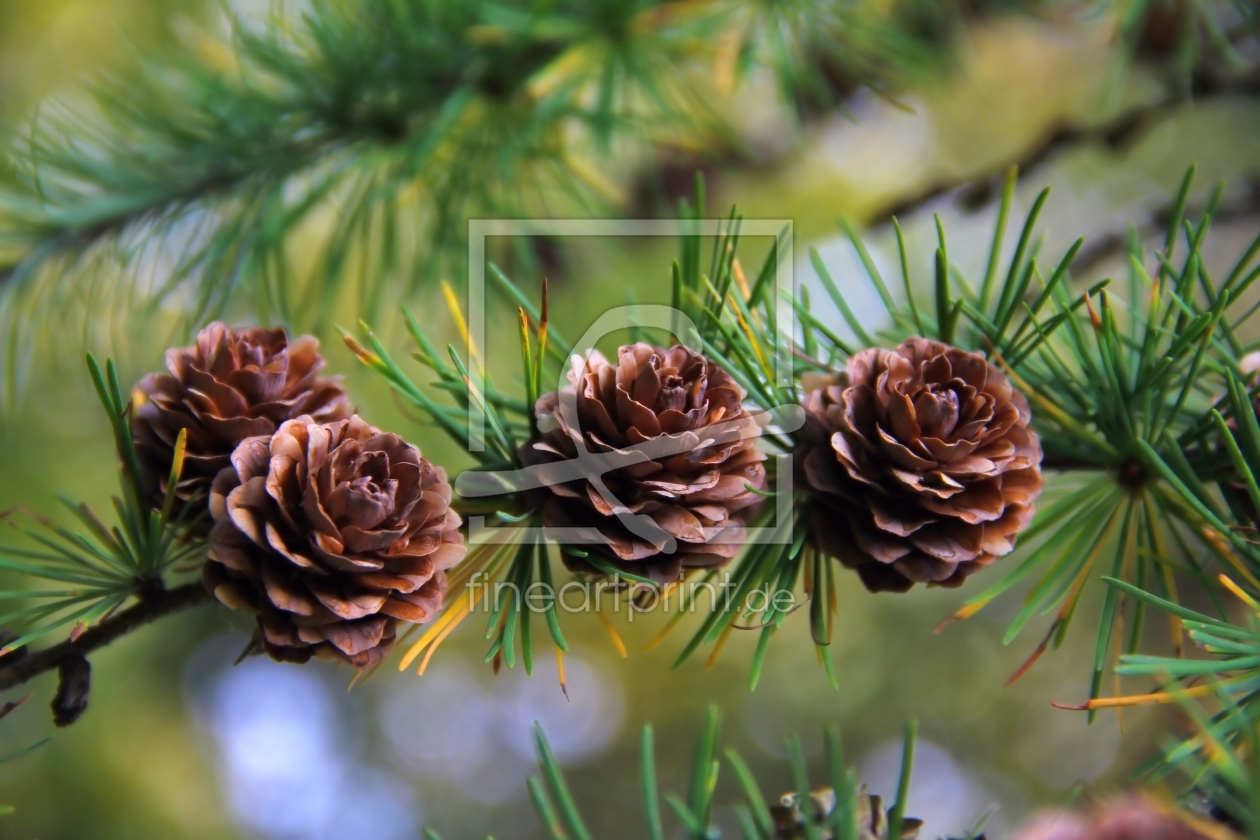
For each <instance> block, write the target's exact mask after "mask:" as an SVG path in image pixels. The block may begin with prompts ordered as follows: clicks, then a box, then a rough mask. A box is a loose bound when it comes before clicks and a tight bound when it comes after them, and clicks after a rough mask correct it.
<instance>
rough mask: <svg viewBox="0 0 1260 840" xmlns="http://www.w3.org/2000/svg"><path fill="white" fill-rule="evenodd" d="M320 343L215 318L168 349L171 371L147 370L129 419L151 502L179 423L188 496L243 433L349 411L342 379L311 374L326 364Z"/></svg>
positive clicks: (182, 485)
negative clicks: (187, 341)
mask: <svg viewBox="0 0 1260 840" xmlns="http://www.w3.org/2000/svg"><path fill="white" fill-rule="evenodd" d="M318 347H319V342H318V341H317V340H316V339H315V338H313V337H312V336H309V335H306V336H302V337H301V338H298V339H296V340H295V341H292V342H290V341H289V337H288V334H287V333H286V332H285V331H284V330H283V329H279V328H277V329H265V328H263V327H254V328H251V329H243V330H232V329H229V328H228V327H226V326H225V325H224V324H222V323H219V322H215V323H213V324H211V325H210V326H208V327H206V328H205V329H204V330H202V331H201V332H200V333H198V334H197V343H196V344H194V345H193V346H191V347H178V348H172V349H170V350H167V351H166V367H167V369H168V370H169V371H170V373H169V374H166V373H151V374H149V375H147V376H145V377H144V378H143V379H141V380H140V382H139V384H137V385H136V403H137V407H136V411H135V415H134V417H133V418H132V422H131V435H132V439H133V440H134V441H135V444H136V451H137V454H138V455H139V457H140V466H141V469H142V471H143V475H142V476H141V479H142V481H143V482H144V484H145V487H146V488H147V489H148V490H149V492H150V493H151V494H152V500H153V502H154V503H155V504H160V503H161V499H162V497H163V495H164V494H165V493H166V483H167V479H168V477H169V475H170V472H171V460H172V458H173V457H174V452H175V440H176V438H177V437H179V432H180V430H181V429H187V430H188V439H187V444H186V447H187V448H186V450H185V456H184V467H183V472H182V474H181V476H180V480H179V487H178V489H177V492H178V495H179V498H180V499H181V500H183V501H188V500H190V499H193V498H204V494H205V492H206V491H208V490H209V487H210V483H211V482H212V481H213V480H214V477H215V476H216V475H217V474H218V473H219V471H220V470H222V469H223V468H224V467H226V466H228V456H230V455H231V454H232V451H233V450H234V449H236V446H237V444H239V443H240V442H241V441H243V440H245V438H248V437H255V436H257V435H269V434H271V433H272V432H274V431H275V430H276V428H277V427H279V425H280V424H281V423H283V422H285V421H286V420H291V419H293V418H295V417H300V416H302V415H304V414H305V415H309V416H311V417H313V418H314V419H315V420H316V421H318V422H321V423H328V422H331V421H333V420H342V419H344V418H346V417H349V416H350V414H351V413H352V412H351V410H350V404H349V402H348V401H347V400H346V394H345V391H343V390H342V388H341V384H340V383H339V382H338V381H337V380H336V379H324V378H321V377H319V376H318V375H317V374H318V373H319V370H320V368H322V367H323V366H324V358H323V357H322V356H320V355H319V353H318V352H317V349H318ZM203 503H204V502H203Z"/></svg>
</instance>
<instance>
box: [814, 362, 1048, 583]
mask: <svg viewBox="0 0 1260 840" xmlns="http://www.w3.org/2000/svg"><path fill="white" fill-rule="evenodd" d="M804 406H805V409H806V411H807V413H808V417H809V424H810V430H811V434H809V435H807V436H808V437H810V438H812V442H811V444H810V445H808V447H807V450H806V452H805V454H804V472H805V478H806V481H807V482H808V484H809V486H810V488H811V489H812V490H813V491H814V493H813V498H812V501H813V505H812V508H813V515H812V524H811V535H812V537H813V539H814V541H815V544H816V545H817V546H818V547H819V549H821V550H822V551H824V552H826V553H827V554H830V555H832V556H833V557H836V558H837V559H839V560H840V562H841V563H843V564H844V565H845V566H848V567H850V568H853V569H856V570H857V572H858V574H859V575H860V576H861V578H862V582H863V583H865V584H866V587H867V589H870V590H871V591H872V592H881V591H888V592H905V591H906V590H908V589H909V588H910V587H911V586H913V585H914V584H916V583H928V584H932V585H938V586H950V587H953V586H959V585H961V584H962V582H963V580H964V579H965V578H966V577H967V576H968V575H970V574H972V573H974V572H976V571H979V570H980V569H981V568H983V567H984V566H986V565H988V564H989V563H992V562H993V561H994V559H996V558H997V557H999V556H1001V555H1003V554H1006V553H1007V552H1009V551H1010V550H1011V549H1012V548H1014V546H1015V538H1016V536H1017V535H1018V533H1019V532H1020V531H1022V530H1023V529H1024V528H1025V527H1026V526H1027V525H1028V523H1029V521H1030V520H1031V519H1032V515H1033V501H1034V500H1035V499H1036V498H1037V495H1038V494H1039V493H1040V492H1041V487H1042V479H1041V443H1040V441H1039V440H1038V438H1037V434H1036V433H1035V432H1034V431H1033V430H1032V429H1030V428H1029V427H1028V421H1029V418H1030V412H1029V410H1028V402H1027V401H1026V400H1025V399H1024V396H1023V395H1022V394H1020V393H1019V392H1018V391H1016V390H1014V389H1013V388H1012V387H1011V385H1010V383H1009V382H1008V381H1007V379H1006V377H1005V376H1004V375H1003V374H1002V372H1001V371H1000V370H998V369H997V368H996V367H995V366H994V365H991V364H989V363H988V362H987V361H986V360H985V358H984V357H983V356H980V355H979V354H976V353H968V352H966V351H964V350H959V349H957V348H953V347H948V346H946V345H944V344H941V343H939V342H935V341H929V340H927V339H923V338H912V339H908V340H907V341H905V342H903V343H902V344H901V346H899V347H898V348H897V349H896V350H875V349H872V350H863V351H862V352H860V353H858V354H856V355H854V356H852V357H851V358H850V359H849V362H848V365H847V369H846V371H844V372H843V373H840V374H838V375H837V376H836V377H834V378H833V379H831V380H830V381H828V382H826V383H824V384H823V385H822V386H821V387H818V388H816V389H815V390H813V391H811V392H810V393H809V395H808V396H807V397H806V399H805V403H804Z"/></svg>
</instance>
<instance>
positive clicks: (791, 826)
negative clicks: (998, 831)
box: [770, 785, 984, 840]
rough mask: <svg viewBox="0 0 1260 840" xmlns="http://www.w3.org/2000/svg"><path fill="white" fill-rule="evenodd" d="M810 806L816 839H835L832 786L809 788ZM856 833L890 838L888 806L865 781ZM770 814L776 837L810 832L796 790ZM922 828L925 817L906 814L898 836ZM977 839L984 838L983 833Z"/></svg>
mask: <svg viewBox="0 0 1260 840" xmlns="http://www.w3.org/2000/svg"><path fill="white" fill-rule="evenodd" d="M809 798H810V806H811V808H812V811H813V823H814V825H813V832H812V834H813V835H814V836H815V837H816V838H817V840H833V838H834V837H835V833H834V832H833V830H832V829H833V824H832V813H833V812H834V811H835V809H836V804H837V803H836V792H835V791H834V790H832V789H831V788H822V789H820V790H814V791H810V793H809ZM856 805H857V813H856V815H855V816H856V817H857V837H858V840H889V836H888V810H889V809H887V808H885V807H884V804H883V801H882V800H881V799H880V797H879V796H874V795H872V794H869V793H867V792H866V785H862V787H861V788H860V789H859V790H858V792H857V803H856ZM770 818H771V819H772V820H773V821H774V840H804V838H806V837H808V836H810V834H811V832H810V831H808V827H809V826H808V823H809V822H810V820H809V817H808V813H807V811H806V809H805V808H803V807H801V797H800V795H799V794H795V793H785V794H783V796H781V797H780V798H779V804H778V805H771V806H770ZM922 828H923V820H918V819H915V818H914V817H906V818H904V819H903V820H902V823H901V836H900V837H899V838H898V840H918V837H919V831H920V829H922ZM978 840H984V838H983V837H980V838H978Z"/></svg>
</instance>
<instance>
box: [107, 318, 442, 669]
mask: <svg viewBox="0 0 1260 840" xmlns="http://www.w3.org/2000/svg"><path fill="white" fill-rule="evenodd" d="M317 348H318V344H317V342H316V340H315V339H314V338H311V337H309V336H305V337H302V338H299V339H297V340H296V341H292V342H291V341H289V340H288V336H287V335H286V334H285V331H284V330H281V329H262V328H255V329H245V330H231V329H228V328H227V327H226V326H224V325H223V324H220V323H215V324H211V325H210V326H209V327H206V329H204V330H202V331H201V333H200V334H199V335H198V336H197V342H196V344H194V345H193V346H191V347H183V348H176V349H172V350H169V351H167V354H166V367H167V370H168V371H169V373H155V374H150V375H148V376H146V377H144V378H143V379H142V380H140V382H139V384H138V385H137V386H136V393H135V400H134V401H135V404H136V407H135V411H134V414H133V416H132V438H133V440H134V442H135V444H136V451H137V454H138V455H139V458H140V463H141V467H142V471H143V473H144V475H143V480H144V481H145V482H146V484H147V488H146V489H147V490H148V491H149V492H150V493H151V494H152V496H153V498H154V500H155V502H156V501H157V500H158V499H160V498H162V497H163V496H164V495H165V493H166V490H167V487H166V481H167V476H168V475H169V474H170V472H171V464H172V460H173V458H174V451H175V444H176V440H177V439H178V437H179V433H180V432H181V431H184V432H185V446H186V454H185V459H184V465H183V469H182V471H181V473H180V479H179V485H178V486H177V487H176V488H175V491H176V495H177V497H178V498H179V499H180V500H181V503H182V504H183V505H184V506H186V507H187V508H188V510H187V511H186V512H185V514H184V515H185V516H187V517H190V520H191V522H192V523H193V524H192V527H194V528H198V529H200V530H202V531H203V532H204V531H206V530H208V536H209V543H210V550H209V557H208V559H207V562H206V564H205V567H204V570H203V573H202V576H203V579H204V580H205V584H206V587H207V588H208V589H209V590H210V592H211V594H213V595H214V597H215V598H216V599H217V600H219V601H220V602H222V603H224V604H226V605H228V606H230V607H234V608H236V609H241V610H245V611H248V612H250V613H252V614H253V615H255V616H257V620H258V632H257V634H256V636H255V641H256V645H257V647H258V648H259V649H260V650H261V651H265V652H266V653H267V654H268V655H270V656H271V657H273V658H275V659H278V660H282V661H288V662H305V661H307V660H308V659H310V658H311V656H321V657H326V658H332V659H340V660H344V661H346V662H349V663H350V664H352V665H355V666H356V667H359V668H365V667H369V666H371V665H373V664H375V663H376V662H378V661H380V660H381V659H382V658H383V657H385V656H386V655H388V654H389V652H390V651H391V650H392V649H393V645H394V641H395V638H396V632H397V626H398V622H399V621H400V620H401V621H410V622H422V621H427V620H429V619H430V618H432V617H433V616H434V615H435V614H436V613H437V611H438V609H439V608H440V607H441V605H442V597H443V595H444V594H445V592H446V576H445V574H444V571H445V570H446V569H448V568H450V567H451V566H453V565H454V564H455V563H457V562H459V560H460V559H461V558H462V557H463V556H464V551H465V546H464V544H463V537H462V536H461V534H460V531H459V526H460V518H459V514H457V513H456V512H455V510H454V509H453V508H452V507H451V487H450V484H448V483H447V480H446V473H445V472H444V471H443V470H442V468H441V467H436V466H434V465H433V464H431V463H429V462H428V461H427V460H425V459H424V458H423V457H422V456H421V455H420V450H419V449H417V448H416V447H414V446H412V445H411V444H409V443H407V442H406V441H404V440H403V439H402V438H400V437H398V435H393V434H388V433H385V432H380V431H378V430H377V429H375V428H373V427H372V426H369V425H368V424H367V423H365V422H364V421H363V420H362V419H360V418H359V417H358V415H356V414H355V413H354V412H353V411H352V409H351V407H350V403H349V401H348V400H347V399H346V393H345V391H344V389H343V388H342V387H341V384H340V383H339V382H338V381H337V380H336V379H329V378H324V377H321V376H320V375H319V372H320V370H321V368H322V367H323V365H324V360H323V358H322V357H321V356H320V355H319V353H318V352H317ZM206 509H208V512H209V517H208V518H207V516H206V514H205V513H204V512H203V511H205V510H206Z"/></svg>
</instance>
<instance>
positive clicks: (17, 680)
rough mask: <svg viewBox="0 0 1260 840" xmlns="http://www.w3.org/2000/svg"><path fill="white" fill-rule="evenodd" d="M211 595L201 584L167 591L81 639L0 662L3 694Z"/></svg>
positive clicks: (80, 636)
mask: <svg viewBox="0 0 1260 840" xmlns="http://www.w3.org/2000/svg"><path fill="white" fill-rule="evenodd" d="M209 598H210V594H209V593H208V592H207V591H206V588H205V586H203V585H202V584H201V582H200V581H196V582H194V583H187V584H184V585H183V586H177V587H175V588H174V589H166V590H163V591H161V592H158V593H155V594H153V595H149V596H147V597H145V598H144V599H143V600H141V601H140V602H139V603H137V604H134V605H132V606H130V607H128V608H127V609H125V610H123V611H122V612H119V613H116V614H115V615H113V616H112V617H110V618H107V619H106V620H105V621H102V622H101V623H100V624H97V625H95V626H93V627H89V628H88V629H87V630H85V631H83V633H81V634H80V635H79V636H78V638H75V639H67V640H66V641H64V642H61V643H60V644H56V645H53V646H52V647H50V648H45V649H44V650H40V651H35V652H34V653H29V654H27V655H26V656H23V657H21V658H19V659H17V660H16V661H14V662H11V663H9V664H3V661H4V659H8V658H9V657H7V656H6V657H4V658H3V659H0V691H6V690H8V689H10V688H13V687H14V686H18V685H21V684H22V683H24V682H27V681H28V680H31V679H33V678H35V677H37V676H39V675H40V674H43V673H45V672H47V671H55V670H58V669H59V668H60V667H61V664H62V662H65V661H70V660H72V659H74V658H76V657H78V658H82V657H84V656H86V655H87V654H89V653H91V652H92V651H94V650H97V649H98V648H102V647H105V645H107V644H109V643H110V642H113V641H115V640H116V639H119V638H121V637H123V636H125V635H127V634H128V633H130V632H132V631H133V630H138V629H140V628H141V627H143V626H144V625H146V624H148V623H149V622H151V621H154V620H156V619H159V618H162V617H163V616H167V615H170V614H171V613H175V612H179V611H180V610H183V609H187V608H188V607H194V606H196V605H197V604H200V603H202V602H203V601H207V600H209Z"/></svg>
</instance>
